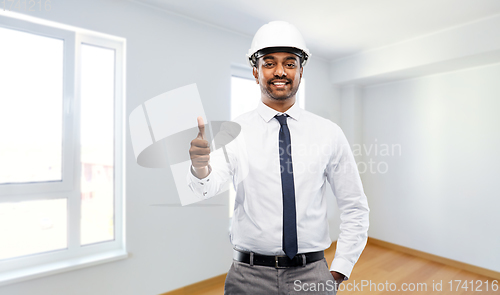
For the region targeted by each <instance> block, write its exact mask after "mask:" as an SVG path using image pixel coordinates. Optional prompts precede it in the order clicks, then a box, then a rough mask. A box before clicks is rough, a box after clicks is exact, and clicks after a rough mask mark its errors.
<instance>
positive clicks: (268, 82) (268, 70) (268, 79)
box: [253, 52, 303, 101]
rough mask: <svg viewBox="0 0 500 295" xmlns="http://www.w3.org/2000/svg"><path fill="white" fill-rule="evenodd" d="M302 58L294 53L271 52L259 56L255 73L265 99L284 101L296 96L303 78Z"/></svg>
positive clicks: (254, 69)
mask: <svg viewBox="0 0 500 295" xmlns="http://www.w3.org/2000/svg"><path fill="white" fill-rule="evenodd" d="M302 70H303V68H302V67H301V66H300V59H299V57H298V56H296V55H295V54H293V53H287V52H276V53H269V54H266V55H264V56H263V57H261V58H259V60H258V64H257V68H253V75H254V77H255V79H256V80H257V83H258V84H259V85H260V90H261V92H262V95H263V99H265V98H268V99H271V100H279V101H284V100H287V99H289V98H292V97H293V98H295V94H296V93H297V90H298V89H299V84H300V79H301V78H302Z"/></svg>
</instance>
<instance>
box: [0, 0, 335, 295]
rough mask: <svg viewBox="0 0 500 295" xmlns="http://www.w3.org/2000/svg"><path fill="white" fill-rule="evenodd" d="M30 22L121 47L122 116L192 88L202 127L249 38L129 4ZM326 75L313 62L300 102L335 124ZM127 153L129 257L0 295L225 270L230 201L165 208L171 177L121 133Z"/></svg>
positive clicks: (72, 292)
mask: <svg viewBox="0 0 500 295" xmlns="http://www.w3.org/2000/svg"><path fill="white" fill-rule="evenodd" d="M30 15H32V16H35V17H39V18H44V19H47V20H52V21H56V22H60V23H63V24H67V25H73V26H76V27H81V28H85V29H89V30H94V31H98V32H103V33H107V34H112V35H116V36H120V37H124V38H126V39H127V81H126V82H127V101H126V104H127V110H126V115H127V117H128V115H129V114H130V112H131V111H132V110H133V109H134V108H135V107H137V106H139V105H140V104H141V103H143V102H144V101H146V100H148V99H150V98H152V97H154V96H156V95H158V94H161V93H163V92H165V91H168V90H171V89H175V88H177V87H180V86H184V85H187V84H190V83H193V82H195V83H197V85H198V89H199V92H200V96H201V99H202V102H203V106H204V108H205V111H206V114H207V117H208V119H209V120H227V119H229V111H230V109H229V99H230V84H229V83H230V70H231V64H234V63H240V64H245V63H246V61H245V53H246V52H247V50H248V46H250V42H251V38H252V36H246V35H241V34H238V33H235V32H232V31H229V30H226V29H222V28H218V27H215V26H211V25H208V24H205V23H202V22H199V21H196V20H193V19H189V18H186V17H182V16H178V15H176V14H173V13H170V12H168V11H161V10H158V9H154V8H151V7H148V6H145V5H142V4H138V3H136V2H131V1H116V0H99V1H98V0H87V1H77V0H65V1H52V9H51V11H48V12H44V11H41V12H32V13H30ZM328 72H329V67H328V65H327V64H326V62H322V60H321V58H319V57H315V56H313V57H312V58H311V61H310V63H309V64H308V65H307V69H306V71H305V77H306V79H307V83H308V85H307V90H306V96H307V102H306V104H307V109H308V110H310V111H312V112H314V113H317V114H319V115H322V116H325V117H327V118H329V119H332V120H334V121H335V116H336V111H335V100H334V99H331V98H332V97H333V98H335V95H334V89H333V87H332V86H331V85H330V83H329V82H328V81H329V77H328ZM323 106H328V107H323ZM193 120H196V118H193ZM127 121H128V120H127ZM126 149H127V153H126V167H127V171H126V191H127V197H126V198H127V199H126V215H127V217H126V227H127V232H126V236H127V249H128V252H129V253H130V258H128V259H126V260H121V261H117V262H112V263H106V264H102V265H98V266H94V267H89V268H84V269H80V270H74V271H70V272H65V273H61V274H57V275H52V276H47V277H43V278H39V279H35V280H29V281H25V282H21V283H17V284H11V285H7V286H3V287H0V294H9V295H21V294H40V295H53V294H67V295H88V294H97V295H101V294H122V295H136V294H160V293H163V292H167V291H170V290H173V289H176V288H179V287H182V286H185V285H188V284H192V283H195V282H197V281H200V280H204V279H207V278H211V277H214V276H217V275H220V274H222V273H225V272H227V270H228V269H229V266H230V263H231V260H232V247H231V245H230V242H229V237H228V222H229V220H228V213H227V212H228V200H227V195H221V196H218V197H215V198H213V199H211V200H208V201H206V202H205V203H210V204H211V206H205V207H175V206H169V204H174V203H179V200H178V197H177V193H176V189H175V185H174V181H173V178H172V175H171V172H170V170H169V169H147V168H143V167H140V166H138V165H137V164H136V162H135V158H134V155H133V151H132V145H131V142H130V136H129V133H128V130H127V143H126ZM187 149H188V147H187V148H186V152H187Z"/></svg>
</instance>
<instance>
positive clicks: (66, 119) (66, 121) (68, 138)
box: [0, 16, 76, 201]
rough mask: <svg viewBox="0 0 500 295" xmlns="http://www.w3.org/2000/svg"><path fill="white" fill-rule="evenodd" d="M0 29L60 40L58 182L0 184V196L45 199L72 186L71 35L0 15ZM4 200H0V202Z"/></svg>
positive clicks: (72, 66)
mask: <svg viewBox="0 0 500 295" xmlns="http://www.w3.org/2000/svg"><path fill="white" fill-rule="evenodd" d="M0 26H1V27H3V28H6V29H12V30H16V31H20V32H24V33H30V34H35V35H40V36H44V37H48V38H54V39H59V40H62V41H63V44H64V45H63V46H64V48H63V79H64V80H63V108H62V110H61V111H62V112H61V115H62V117H63V120H62V128H63V129H62V142H61V144H62V150H61V152H62V159H61V169H62V171H61V172H62V173H61V181H43V182H25V183H7V184H0V196H2V195H9V196H14V198H17V196H19V195H25V194H37V195H38V196H39V198H41V199H45V198H46V196H45V194H44V193H52V192H59V191H70V190H73V189H74V184H75V175H74V173H73V171H75V166H74V165H75V163H74V161H71V160H72V159H74V158H75V153H74V148H75V141H76V138H75V134H74V133H73V130H72V128H71V127H72V122H73V121H74V118H72V112H71V111H70V110H71V106H72V104H73V103H74V93H75V85H74V83H73V81H74V80H75V77H74V73H75V47H74V46H75V32H71V31H69V30H64V29H61V28H55V27H49V26H39V25H36V24H33V23H29V22H25V21H22V20H20V19H15V18H9V17H4V16H0ZM3 200H4V199H3V198H2V200H1V201H3Z"/></svg>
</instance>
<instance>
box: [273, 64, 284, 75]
mask: <svg viewBox="0 0 500 295" xmlns="http://www.w3.org/2000/svg"><path fill="white" fill-rule="evenodd" d="M274 75H275V76H276V77H283V76H286V73H285V68H284V67H283V65H282V64H278V65H276V70H275V71H274Z"/></svg>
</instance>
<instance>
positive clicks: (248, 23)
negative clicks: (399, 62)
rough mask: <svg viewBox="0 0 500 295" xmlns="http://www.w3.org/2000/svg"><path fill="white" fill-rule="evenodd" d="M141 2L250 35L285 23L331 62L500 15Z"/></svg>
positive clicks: (374, 0)
mask: <svg viewBox="0 0 500 295" xmlns="http://www.w3.org/2000/svg"><path fill="white" fill-rule="evenodd" d="M136 1H138V2H142V3H145V4H149V5H151V6H155V7H158V8H162V9H166V10H169V11H172V12H175V13H177V14H181V15H184V16H188V17H191V18H194V19H198V20H202V21H204V22H206V23H210V24H214V25H216V26H219V27H224V28H227V29H229V30H232V31H236V32H239V33H242V34H245V35H248V36H253V34H254V33H255V32H256V31H257V29H258V28H259V27H260V26H262V25H263V24H265V23H267V22H269V21H272V20H285V21H288V22H290V23H293V24H294V25H295V26H296V27H297V28H298V29H299V30H300V31H301V32H302V34H303V35H304V37H305V39H306V42H307V44H308V47H309V48H310V49H311V52H312V54H313V55H317V56H321V57H324V58H327V59H330V60H335V59H339V58H342V57H345V56H349V55H353V54H356V53H358V52H361V51H365V50H369V49H372V48H377V47H381V46H385V45H389V44H393V43H397V42H400V41H404V40H408V39H412V38H416V37H419V36H422V35H427V34H430V33H433V32H436V31H440V30H445V29H447V28H451V27H455V26H459V25H462V24H464V23H468V22H473V21H476V20H479V19H482V18H486V17H490V16H493V15H495V14H500V0H309V1H304V0H286V1H285V0H183V1H181V0H136ZM499 33H500V28H499ZM248 46H250V44H248Z"/></svg>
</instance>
